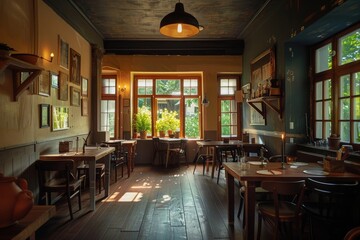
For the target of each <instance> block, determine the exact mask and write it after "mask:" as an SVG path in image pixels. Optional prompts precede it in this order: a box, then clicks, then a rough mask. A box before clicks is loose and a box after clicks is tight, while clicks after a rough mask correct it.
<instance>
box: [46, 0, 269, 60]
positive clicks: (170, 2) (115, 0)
mask: <svg viewBox="0 0 360 240" xmlns="http://www.w3.org/2000/svg"><path fill="white" fill-rule="evenodd" d="M45 2H47V3H48V4H49V5H50V6H52V7H53V8H55V10H57V11H58V12H60V14H61V15H62V16H63V17H64V16H65V19H67V20H68V21H71V20H72V19H71V18H72V17H71V16H69V15H68V12H69V8H64V5H65V4H68V5H69V6H71V7H72V8H74V9H75V10H76V12H77V13H78V15H80V16H82V17H84V19H85V20H86V21H87V22H88V23H89V24H90V25H91V26H92V28H93V30H94V31H95V32H97V34H98V35H99V36H100V37H101V38H102V39H103V41H104V48H105V51H106V52H107V53H115V54H129V53H131V52H132V49H133V50H135V49H137V52H134V53H139V52H144V53H146V52H147V53H149V54H150V53H151V52H153V51H154V50H159V51H155V52H157V54H162V51H163V53H164V54H167V52H168V50H170V49H173V50H176V51H177V52H181V51H182V50H181V49H187V48H191V46H193V43H194V42H197V43H198V45H197V46H196V49H192V52H194V51H195V52H198V53H199V54H204V53H205V51H204V49H208V50H209V53H208V54H214V53H216V52H218V53H220V54H221V53H222V54H239V53H240V52H242V50H241V49H240V48H242V47H241V46H238V47H235V48H234V45H236V44H238V45H243V44H242V40H241V35H242V33H243V31H244V30H245V29H246V28H247V25H248V24H249V23H251V21H252V19H254V18H255V17H256V15H257V13H258V12H259V11H261V9H262V8H263V7H264V6H266V4H267V3H268V2H269V0H181V2H182V3H183V4H184V7H185V11H186V12H188V13H190V14H192V15H193V16H194V17H195V18H197V20H198V21H199V24H201V25H202V26H204V30H203V31H201V32H200V33H199V34H198V35H197V36H194V37H193V38H191V39H183V40H176V39H171V38H168V37H165V36H163V35H161V34H160V32H159V25H160V21H161V19H162V18H163V17H164V16H165V15H166V14H168V13H170V12H172V11H174V8H175V4H176V3H177V2H178V0H62V1H58V0H45ZM66 2H67V3H66ZM79 13H80V14H79ZM73 25H74V24H73ZM75 25H79V23H75ZM178 42H180V43H178ZM187 42H188V43H187ZM239 47H240V48H239ZM192 48H195V47H192ZM141 49H142V50H141ZM161 49H163V50H161ZM174 53H175V52H174ZM175 54H176V53H175Z"/></svg>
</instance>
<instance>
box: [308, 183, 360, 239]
mask: <svg viewBox="0 0 360 240" xmlns="http://www.w3.org/2000/svg"><path fill="white" fill-rule="evenodd" d="M359 186H360V185H359V183H358V182H357V181H355V182H326V181H324V180H321V181H318V180H315V179H312V178H308V179H307V180H306V189H307V192H306V193H307V199H308V200H307V201H304V203H303V209H304V210H305V216H306V219H308V220H309V223H310V239H319V238H324V239H342V238H343V236H344V235H345V234H346V233H347V232H348V231H349V230H350V229H351V228H353V227H356V226H358V225H359V224H360V222H359V220H360V219H359V215H360V213H359V207H358V203H359V200H360V199H359V190H360V189H359ZM334 226H336V227H334ZM314 229H316V233H320V235H319V236H314V234H315V231H314Z"/></svg>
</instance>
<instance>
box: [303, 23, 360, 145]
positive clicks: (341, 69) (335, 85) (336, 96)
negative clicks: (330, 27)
mask: <svg viewBox="0 0 360 240" xmlns="http://www.w3.org/2000/svg"><path fill="white" fill-rule="evenodd" d="M357 29H359V31H360V23H358V24H355V25H353V26H351V27H349V28H347V29H346V30H344V31H342V32H339V33H337V34H335V35H334V36H332V37H330V38H329V39H326V40H325V41H323V42H321V43H319V44H316V45H314V46H312V47H311V61H310V62H311V66H312V78H311V83H312V84H311V91H312V94H311V97H312V101H311V114H312V117H311V119H312V121H311V123H312V129H313V134H312V136H315V135H316V134H315V133H316V130H317V129H316V122H317V121H316V112H315V111H316V91H315V90H316V87H315V86H316V83H317V82H318V81H323V80H325V79H331V86H332V89H331V93H332V103H331V104H332V113H331V114H332V118H331V134H336V135H340V132H341V130H340V122H344V120H341V119H340V113H341V109H340V108H341V105H340V101H341V99H343V98H344V97H340V95H341V94H340V90H341V86H340V78H341V77H342V76H345V75H350V84H351V83H352V82H351V81H353V79H352V78H353V74H354V73H357V72H360V70H359V69H360V60H357V61H353V62H350V63H346V64H342V65H340V64H339V59H338V58H339V56H338V55H339V54H340V53H339V48H340V44H341V42H340V39H341V38H342V37H343V36H345V35H347V34H349V33H351V32H353V31H355V30H357ZM329 43H331V45H332V50H333V53H334V54H332V58H331V59H332V68H331V69H329V70H326V71H323V72H319V73H316V70H315V69H316V66H315V64H316V61H315V59H316V50H317V49H319V48H321V47H323V46H325V45H326V44H329ZM350 90H351V89H350ZM356 96H358V95H354V94H353V92H350V96H349V97H348V98H349V99H350V119H349V120H348V121H347V120H346V121H345V122H349V124H350V141H349V142H346V143H351V144H359V143H355V142H354V136H353V134H352V131H353V130H354V129H353V126H354V124H355V122H359V120H354V119H353V113H354V111H355V110H354V104H353V99H354V97H356ZM324 117H325V116H324V115H323V116H322V118H323V120H324ZM324 128H325V127H324V124H323V130H322V131H323V134H324ZM328 137H329V136H324V135H323V138H324V139H326V138H328ZM341 137H342V136H340V138H341ZM314 138H315V137H314ZM314 140H315V139H314ZM342 142H344V141H343V139H342Z"/></svg>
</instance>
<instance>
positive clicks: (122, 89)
mask: <svg viewBox="0 0 360 240" xmlns="http://www.w3.org/2000/svg"><path fill="white" fill-rule="evenodd" d="M118 88H119V90H120V92H121V93H123V92H125V91H126V85H124V86H123V87H120V85H119V87H118Z"/></svg>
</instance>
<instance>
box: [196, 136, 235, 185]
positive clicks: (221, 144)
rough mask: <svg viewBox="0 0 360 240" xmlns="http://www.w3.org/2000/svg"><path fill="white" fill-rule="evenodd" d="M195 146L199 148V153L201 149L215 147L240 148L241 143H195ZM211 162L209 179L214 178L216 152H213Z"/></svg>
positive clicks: (233, 141)
mask: <svg viewBox="0 0 360 240" xmlns="http://www.w3.org/2000/svg"><path fill="white" fill-rule="evenodd" d="M196 143H197V145H198V146H199V150H198V151H199V152H200V151H201V149H203V148H210V147H217V146H237V147H241V146H242V141H239V140H231V141H229V142H228V143H224V141H197V142H196ZM213 154H214V155H213V161H212V170H211V178H214V172H215V164H216V162H217V160H216V157H217V156H216V151H213Z"/></svg>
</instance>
